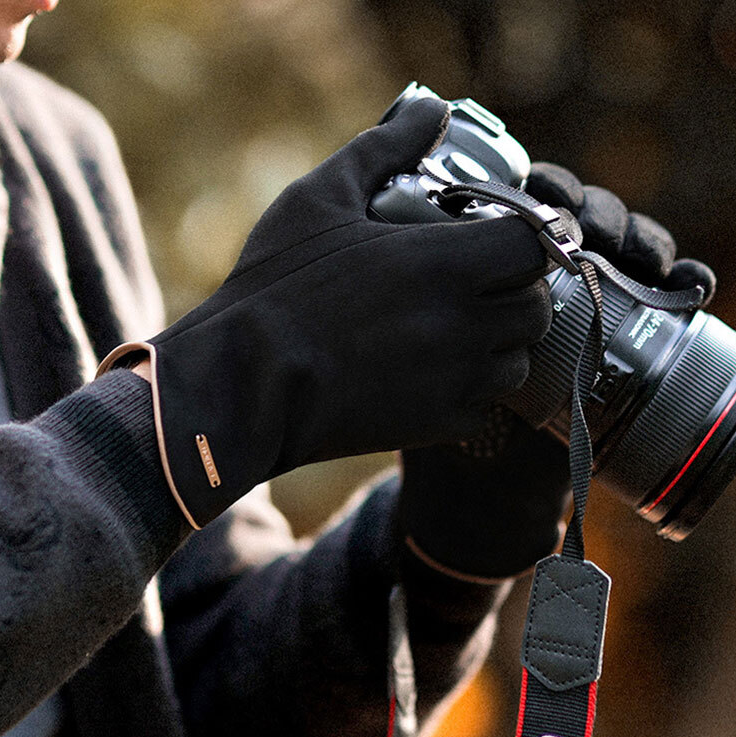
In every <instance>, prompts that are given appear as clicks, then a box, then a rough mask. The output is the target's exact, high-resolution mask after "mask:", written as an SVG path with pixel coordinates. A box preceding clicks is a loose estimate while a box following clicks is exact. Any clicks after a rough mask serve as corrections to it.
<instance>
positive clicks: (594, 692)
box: [585, 681, 598, 737]
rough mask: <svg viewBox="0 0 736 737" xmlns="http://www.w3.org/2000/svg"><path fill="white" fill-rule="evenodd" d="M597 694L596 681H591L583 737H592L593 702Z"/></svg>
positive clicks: (593, 721)
mask: <svg viewBox="0 0 736 737" xmlns="http://www.w3.org/2000/svg"><path fill="white" fill-rule="evenodd" d="M597 694H598V681H593V683H591V684H590V689H589V690H588V718H587V719H586V720H585V737H592V736H593V725H594V724H595V700H596V697H597Z"/></svg>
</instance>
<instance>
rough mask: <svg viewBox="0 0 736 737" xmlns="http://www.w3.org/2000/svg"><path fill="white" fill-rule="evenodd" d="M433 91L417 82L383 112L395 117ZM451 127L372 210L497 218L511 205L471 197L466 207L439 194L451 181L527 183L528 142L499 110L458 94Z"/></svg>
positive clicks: (400, 219) (391, 216)
mask: <svg viewBox="0 0 736 737" xmlns="http://www.w3.org/2000/svg"><path fill="white" fill-rule="evenodd" d="M425 97H433V98H435V99H439V98H438V97H437V95H436V94H435V93H434V92H432V91H431V90H430V89H429V88H427V87H424V86H420V85H418V84H417V83H416V82H412V83H411V84H410V85H409V86H408V87H407V88H406V89H405V90H404V92H402V94H401V95H400V96H399V97H398V98H397V99H396V101H395V102H394V103H393V105H392V106H391V107H390V108H389V109H388V110H387V111H386V113H385V114H384V115H383V117H382V118H381V121H380V122H381V123H384V122H386V121H387V120H390V119H391V118H393V117H394V116H395V115H396V114H397V113H398V112H399V110H401V109H402V108H403V107H404V106H406V105H410V104H411V103H412V102H414V101H416V100H419V99H422V98H425ZM448 104H449V106H450V122H449V126H448V129H447V133H446V135H445V137H444V138H443V140H442V142H441V143H440V144H439V145H438V146H437V148H436V149H435V150H434V151H432V152H431V153H430V154H429V156H427V157H426V158H424V159H422V161H421V163H420V164H419V167H418V170H417V171H416V172H407V173H402V174H397V175H396V176H395V177H393V178H392V179H391V180H389V181H388V182H386V184H385V185H384V187H383V189H381V190H380V191H379V192H377V193H376V194H375V195H374V197H373V199H372V200H371V203H370V206H369V213H370V214H371V216H372V217H374V218H376V219H377V220H384V221H386V222H390V223H417V222H442V221H452V220H457V219H458V218H459V217H462V218H464V219H468V218H471V219H475V218H497V217H500V216H502V215H504V214H506V213H507V210H506V208H504V207H501V206H499V205H494V204H484V203H478V202H477V201H474V200H473V201H470V202H468V203H467V205H466V207H464V208H463V209H462V210H461V211H458V210H455V209H451V208H449V207H447V205H445V204H443V203H442V202H441V201H440V200H439V199H438V197H437V195H438V193H439V191H440V190H441V189H442V188H444V187H446V186H448V185H451V184H470V183H475V182H491V181H495V182H501V183H502V184H507V185H508V186H510V187H517V188H518V189H523V188H524V186H525V184H526V180H527V177H528V176H529V170H530V167H531V163H530V161H529V155H528V154H527V152H526V151H525V150H524V147H523V146H522V145H521V144H520V143H519V142H518V141H517V140H516V139H515V138H513V137H512V136H510V135H509V134H508V133H507V132H506V126H505V125H504V124H503V122H502V121H501V120H499V119H498V118H497V117H496V116H495V115H493V114H492V113H490V112H488V110H486V109H485V108H484V107H482V106H481V105H479V104H478V103H477V102H475V101H474V100H471V99H470V98H466V99H464V100H454V101H452V102H449V103H448Z"/></svg>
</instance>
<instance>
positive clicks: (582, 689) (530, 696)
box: [516, 669, 598, 737]
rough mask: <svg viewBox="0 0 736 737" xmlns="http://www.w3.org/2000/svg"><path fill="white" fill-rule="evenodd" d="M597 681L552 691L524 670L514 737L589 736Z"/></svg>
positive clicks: (591, 731) (592, 720)
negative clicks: (546, 736)
mask: <svg viewBox="0 0 736 737" xmlns="http://www.w3.org/2000/svg"><path fill="white" fill-rule="evenodd" d="M597 687H598V684H597V682H593V683H588V684H585V685H583V686H576V687H575V688H571V689H570V690H568V691H563V692H555V691H550V690H549V689H548V688H545V687H544V686H542V684H541V683H539V681H537V680H536V678H534V676H532V675H530V674H529V672H528V671H527V670H526V669H524V672H523V674H522V681H521V701H520V703H519V719H518V722H517V725H516V737H542V736H543V735H549V736H551V737H576V735H581V736H582V737H591V735H592V734H593V723H594V721H595V705H596V696H597Z"/></svg>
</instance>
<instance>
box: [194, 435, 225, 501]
mask: <svg viewBox="0 0 736 737" xmlns="http://www.w3.org/2000/svg"><path fill="white" fill-rule="evenodd" d="M195 440H196V441H197V450H198V451H199V457H200V458H201V459H202V465H203V466H204V470H205V473H206V474H207V478H208V479H209V480H210V486H211V487H212V488H213V489H214V488H216V487H217V486H219V485H220V484H221V483H222V481H220V474H219V473H218V472H217V466H216V465H215V460H214V458H212V451H211V450H210V444H209V443H208V442H207V436H206V435H197V436H196V437H195Z"/></svg>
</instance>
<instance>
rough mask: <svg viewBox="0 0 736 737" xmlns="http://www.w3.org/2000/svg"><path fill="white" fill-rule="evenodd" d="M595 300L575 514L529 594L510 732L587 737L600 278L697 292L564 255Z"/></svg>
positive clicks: (680, 300) (578, 434) (694, 302)
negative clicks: (588, 556) (587, 535)
mask: <svg viewBox="0 0 736 737" xmlns="http://www.w3.org/2000/svg"><path fill="white" fill-rule="evenodd" d="M570 257H571V259H572V260H573V261H574V262H575V263H576V264H577V265H578V267H579V269H580V275H581V278H582V280H583V282H584V284H585V287H586V289H587V290H588V294H589V295H590V298H591V301H592V303H593V316H592V320H591V325H590V329H589V331H588V334H587V336H586V339H585V342H584V344H583V347H582V350H581V351H580V356H579V358H578V362H577V366H576V369H575V377H574V381H573V393H572V412H571V423H570V478H571V480H572V490H573V501H574V507H573V515H572V519H571V520H570V524H569V526H568V528H567V533H566V535H565V540H564V542H563V546H562V553H561V554H560V555H551V556H549V557H547V558H544V559H542V560H541V561H539V562H538V563H537V566H536V569H535V572H534V578H533V581H532V588H531V592H530V597H529V608H528V611H527V618H526V624H525V626H524V636H523V640H522V653H521V662H522V667H523V672H522V688H521V700H520V704H519V717H518V721H517V728H516V737H591V735H592V734H593V724H594V722H595V709H596V697H597V687H598V679H599V678H600V675H601V667H602V657H603V641H604V635H605V627H606V615H607V609H608V595H609V591H610V584H611V581H610V578H609V577H608V575H607V574H606V573H604V572H603V571H602V570H601V569H600V568H598V567H597V566H596V565H595V564H594V563H591V562H590V561H587V560H585V544H584V539H583V519H584V516H585V507H586V503H587V500H588V492H589V490H590V481H591V478H592V468H593V448H592V443H591V439H590V433H589V431H588V426H587V423H586V421H585V413H584V407H585V405H586V403H587V401H588V399H589V397H590V393H591V390H592V389H593V387H594V385H595V382H596V378H597V372H598V367H599V366H600V362H601V357H602V351H603V328H602V317H603V309H604V304H603V295H602V292H601V288H600V284H599V281H598V275H599V274H600V275H602V276H604V277H606V278H608V279H610V280H611V281H613V282H614V283H615V284H616V286H617V287H618V288H619V289H620V290H622V291H623V292H625V293H626V294H628V295H629V296H631V297H633V298H634V299H635V300H637V301H638V302H640V303H642V304H645V305H647V306H648V307H652V308H654V309H661V310H670V311H680V310H693V309H696V308H697V307H699V306H700V305H701V304H702V302H703V294H704V293H703V289H702V288H701V287H699V286H698V287H694V288H693V289H687V290H682V291H679V292H662V291H658V290H656V289H650V288H649V287H646V286H644V285H643V284H639V283H638V282H636V281H634V280H633V279H630V278H629V277H627V276H625V275H624V274H622V273H621V272H620V271H618V270H617V269H616V268H614V267H613V266H612V265H611V264H610V263H609V262H608V261H606V259H604V258H603V257H602V256H600V255H599V254H597V253H593V252H590V251H580V250H579V251H577V252H572V253H570Z"/></svg>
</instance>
